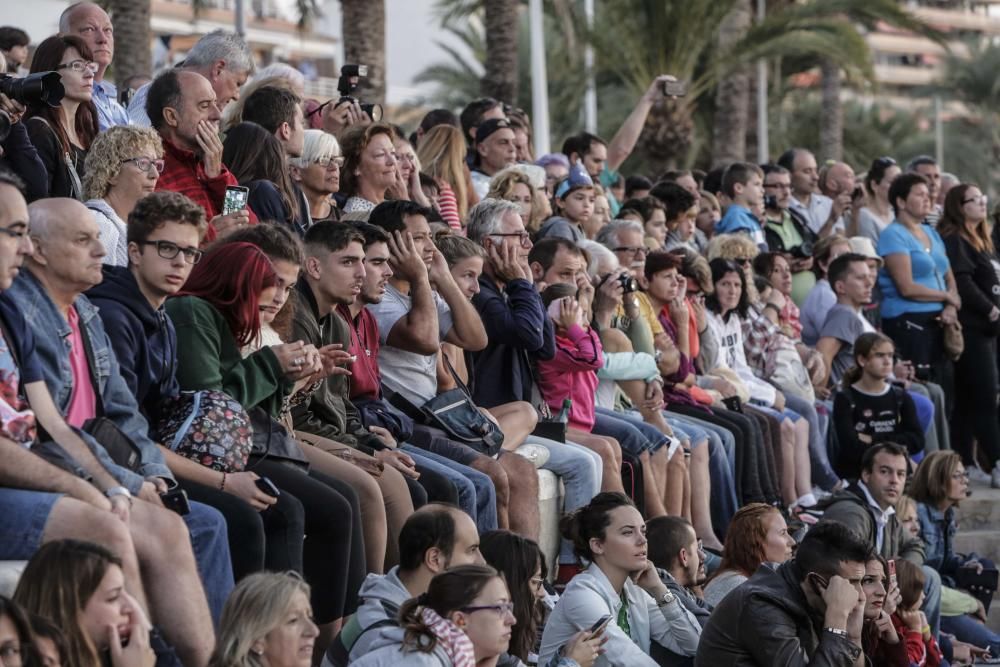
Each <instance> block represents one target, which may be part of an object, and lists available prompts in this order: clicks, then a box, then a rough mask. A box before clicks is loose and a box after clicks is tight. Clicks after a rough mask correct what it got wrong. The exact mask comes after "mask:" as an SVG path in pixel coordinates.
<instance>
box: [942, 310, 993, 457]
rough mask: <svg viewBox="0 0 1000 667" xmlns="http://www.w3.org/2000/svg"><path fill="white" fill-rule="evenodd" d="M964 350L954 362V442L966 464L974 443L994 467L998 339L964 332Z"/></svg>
mask: <svg viewBox="0 0 1000 667" xmlns="http://www.w3.org/2000/svg"><path fill="white" fill-rule="evenodd" d="M962 334H963V337H964V338H965V349H964V350H963V352H962V356H961V357H960V358H959V360H958V361H956V362H955V414H954V419H953V421H952V443H953V445H954V447H955V451H957V452H958V453H959V454H961V455H962V460H963V461H964V462H965V464H966V465H970V464H971V463H972V462H973V456H972V443H973V441H975V442H977V443H979V450H980V452H982V453H985V454H986V455H987V456H988V457H989V459H990V463H991V464H995V463H996V462H997V461H998V460H1000V422H998V421H997V385H998V379H997V339H996V337H995V336H989V335H986V334H984V333H982V332H981V331H978V330H976V329H974V328H972V327H965V329H963V330H962Z"/></svg>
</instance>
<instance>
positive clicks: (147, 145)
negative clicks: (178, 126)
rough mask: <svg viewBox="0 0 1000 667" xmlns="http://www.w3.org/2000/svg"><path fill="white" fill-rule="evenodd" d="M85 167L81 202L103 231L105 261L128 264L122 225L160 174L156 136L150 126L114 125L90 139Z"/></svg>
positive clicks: (160, 154) (159, 146) (125, 232)
mask: <svg viewBox="0 0 1000 667" xmlns="http://www.w3.org/2000/svg"><path fill="white" fill-rule="evenodd" d="M85 164H86V165H87V169H86V176H85V177H84V179H83V191H84V198H85V199H86V200H87V201H86V204H87V208H89V209H90V210H91V211H93V212H94V219H95V220H97V224H98V226H100V228H101V243H103V244H104V249H105V250H106V251H107V253H108V254H107V255H105V257H104V263H105V264H107V265H109V266H128V241H127V240H126V237H127V236H128V230H127V229H126V226H125V223H126V221H127V220H128V217H129V214H130V213H132V209H133V208H135V204H136V202H138V201H139V200H140V199H142V198H143V197H145V196H146V195H148V194H149V193H150V192H152V191H153V190H155V189H156V181H157V180H158V179H159V178H160V174H161V173H162V172H163V167H164V162H163V144H162V143H161V142H160V136H159V135H158V134H156V132H154V131H153V130H150V129H149V128H144V127H129V126H128V125H122V126H118V125H116V126H114V127H112V128H111V129H109V130H106V131H105V132H103V133H101V134H100V135H99V136H98V137H97V139H95V140H94V143H93V145H91V147H90V151H89V152H88V153H87V160H86V163H85Z"/></svg>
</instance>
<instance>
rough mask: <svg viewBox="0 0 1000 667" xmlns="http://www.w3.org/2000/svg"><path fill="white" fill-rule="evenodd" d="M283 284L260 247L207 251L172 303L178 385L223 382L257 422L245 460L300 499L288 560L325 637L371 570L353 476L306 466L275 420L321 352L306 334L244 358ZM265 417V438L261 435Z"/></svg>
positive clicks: (220, 386)
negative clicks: (297, 537) (308, 590)
mask: <svg viewBox="0 0 1000 667" xmlns="http://www.w3.org/2000/svg"><path fill="white" fill-rule="evenodd" d="M279 287H280V286H279V280H278V274H277V272H276V271H275V268H274V265H273V264H272V262H271V260H270V259H269V258H268V257H267V255H265V254H264V253H263V252H262V251H261V250H260V249H259V248H258V247H257V246H255V245H253V244H250V243H228V244H225V245H221V246H216V247H215V248H214V249H212V250H210V251H209V252H208V253H206V254H205V256H204V257H203V258H202V260H201V261H200V262H199V263H198V264H197V265H195V268H194V270H193V271H192V272H191V276H190V277H189V278H188V281H187V283H186V284H185V286H184V290H183V291H182V292H181V293H180V294H179V295H178V296H177V297H174V298H171V299H169V300H168V301H167V305H166V309H167V313H168V314H169V315H170V319H171V320H172V322H173V324H174V327H175V328H176V330H177V350H178V365H177V380H178V382H179V383H180V386H181V389H183V390H185V391H196V390H204V389H214V390H218V391H224V392H225V393H227V394H228V395H230V396H232V397H233V398H234V399H236V400H237V401H239V402H240V403H242V404H243V406H244V407H245V408H246V409H247V411H248V412H250V414H251V417H252V419H253V423H254V430H255V438H254V455H253V456H251V459H250V464H249V466H248V469H249V470H252V471H254V472H256V473H257V474H259V475H260V476H261V477H266V478H267V479H268V480H270V481H271V482H272V483H273V484H274V485H275V486H276V487H277V488H278V489H279V490H280V492H281V494H283V495H285V494H287V495H289V496H292V497H294V498H295V499H297V500H298V501H299V502H301V503H302V506H303V509H304V512H305V534H306V539H305V542H304V544H303V551H302V559H301V561H300V562H298V563H290V564H289V565H288V568H287V569H296V570H298V571H300V572H303V573H304V575H305V578H306V580H307V581H308V582H309V584H310V585H311V587H312V607H313V610H314V613H315V615H316V622H317V624H319V625H320V628H321V630H322V631H323V633H322V634H321V637H327V638H332V636H333V633H334V632H335V631H336V629H337V627H338V626H339V621H340V619H342V618H343V617H344V616H347V615H349V614H351V613H353V611H354V609H355V608H356V606H357V601H356V592H357V590H358V588H359V587H360V585H361V582H362V580H363V579H364V576H365V550H364V540H363V537H362V530H361V521H360V518H359V517H360V512H361V510H360V507H359V504H358V496H357V494H356V493H355V492H354V490H353V489H352V488H351V487H350V486H349V485H348V484H345V483H343V482H341V481H339V480H337V479H334V478H332V477H329V476H327V475H323V474H321V473H318V472H315V471H311V470H308V469H307V466H308V460H307V459H306V457H305V456H304V455H303V454H302V452H301V450H300V449H299V447H298V445H297V443H296V442H295V440H294V438H292V437H289V435H288V433H287V432H285V431H284V430H283V429H281V427H280V425H278V424H277V423H273V424H272V422H273V420H271V419H270V415H271V414H279V413H280V408H281V404H282V402H283V400H284V398H285V396H287V395H288V394H289V393H290V392H291V390H292V389H293V388H294V386H295V384H296V382H298V381H299V380H303V379H304V378H307V377H310V376H313V375H315V374H317V373H318V372H320V371H321V370H322V363H321V362H320V360H319V353H318V351H317V350H316V348H315V347H313V346H312V345H305V344H303V343H302V342H301V341H299V342H295V343H287V344H281V345H271V346H265V347H262V348H261V349H259V350H258V351H256V352H254V353H253V354H250V355H249V356H247V357H246V358H244V357H243V356H242V354H241V352H240V349H241V348H242V347H244V346H245V345H247V344H248V343H250V342H251V341H253V340H256V339H257V338H258V337H259V336H260V331H261V310H262V309H263V308H266V307H269V306H270V305H271V303H272V302H273V301H274V297H275V294H276V292H277V290H278V289H279ZM260 424H263V436H262V438H263V439H265V440H266V444H265V443H261V442H260V441H259V440H258V436H261V435H262V434H261V430H262V429H261V426H260ZM258 445H260V446H258ZM225 483H226V482H225V478H223V482H222V484H223V485H225ZM327 641H329V639H327Z"/></svg>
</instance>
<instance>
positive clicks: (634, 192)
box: [622, 174, 653, 206]
mask: <svg viewBox="0 0 1000 667" xmlns="http://www.w3.org/2000/svg"><path fill="white" fill-rule="evenodd" d="M652 189H653V182H652V181H651V180H649V179H648V178H646V177H645V176H642V175H639V174H635V175H632V176H629V177H627V178H626V179H625V188H624V191H623V192H622V201H623V202H625V201H628V200H629V199H642V198H643V197H648V196H649V191H650V190H652ZM622 206H624V204H622Z"/></svg>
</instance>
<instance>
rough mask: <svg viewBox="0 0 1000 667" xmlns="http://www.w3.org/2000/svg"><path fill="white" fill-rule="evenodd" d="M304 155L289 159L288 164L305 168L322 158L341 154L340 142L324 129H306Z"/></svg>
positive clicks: (303, 146)
mask: <svg viewBox="0 0 1000 667" xmlns="http://www.w3.org/2000/svg"><path fill="white" fill-rule="evenodd" d="M303 137H304V139H303V142H302V155H300V156H299V157H294V158H291V159H290V160H288V164H290V165H292V166H293V167H298V168H299V169H305V168H306V167H308V166H309V165H311V164H312V163H313V162H315V161H316V160H319V159H320V158H325V157H326V158H332V157H339V156H340V144H338V143H337V138H336V137H335V136H333V135H332V134H328V133H326V132H324V131H323V130H306V131H305V132H303Z"/></svg>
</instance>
